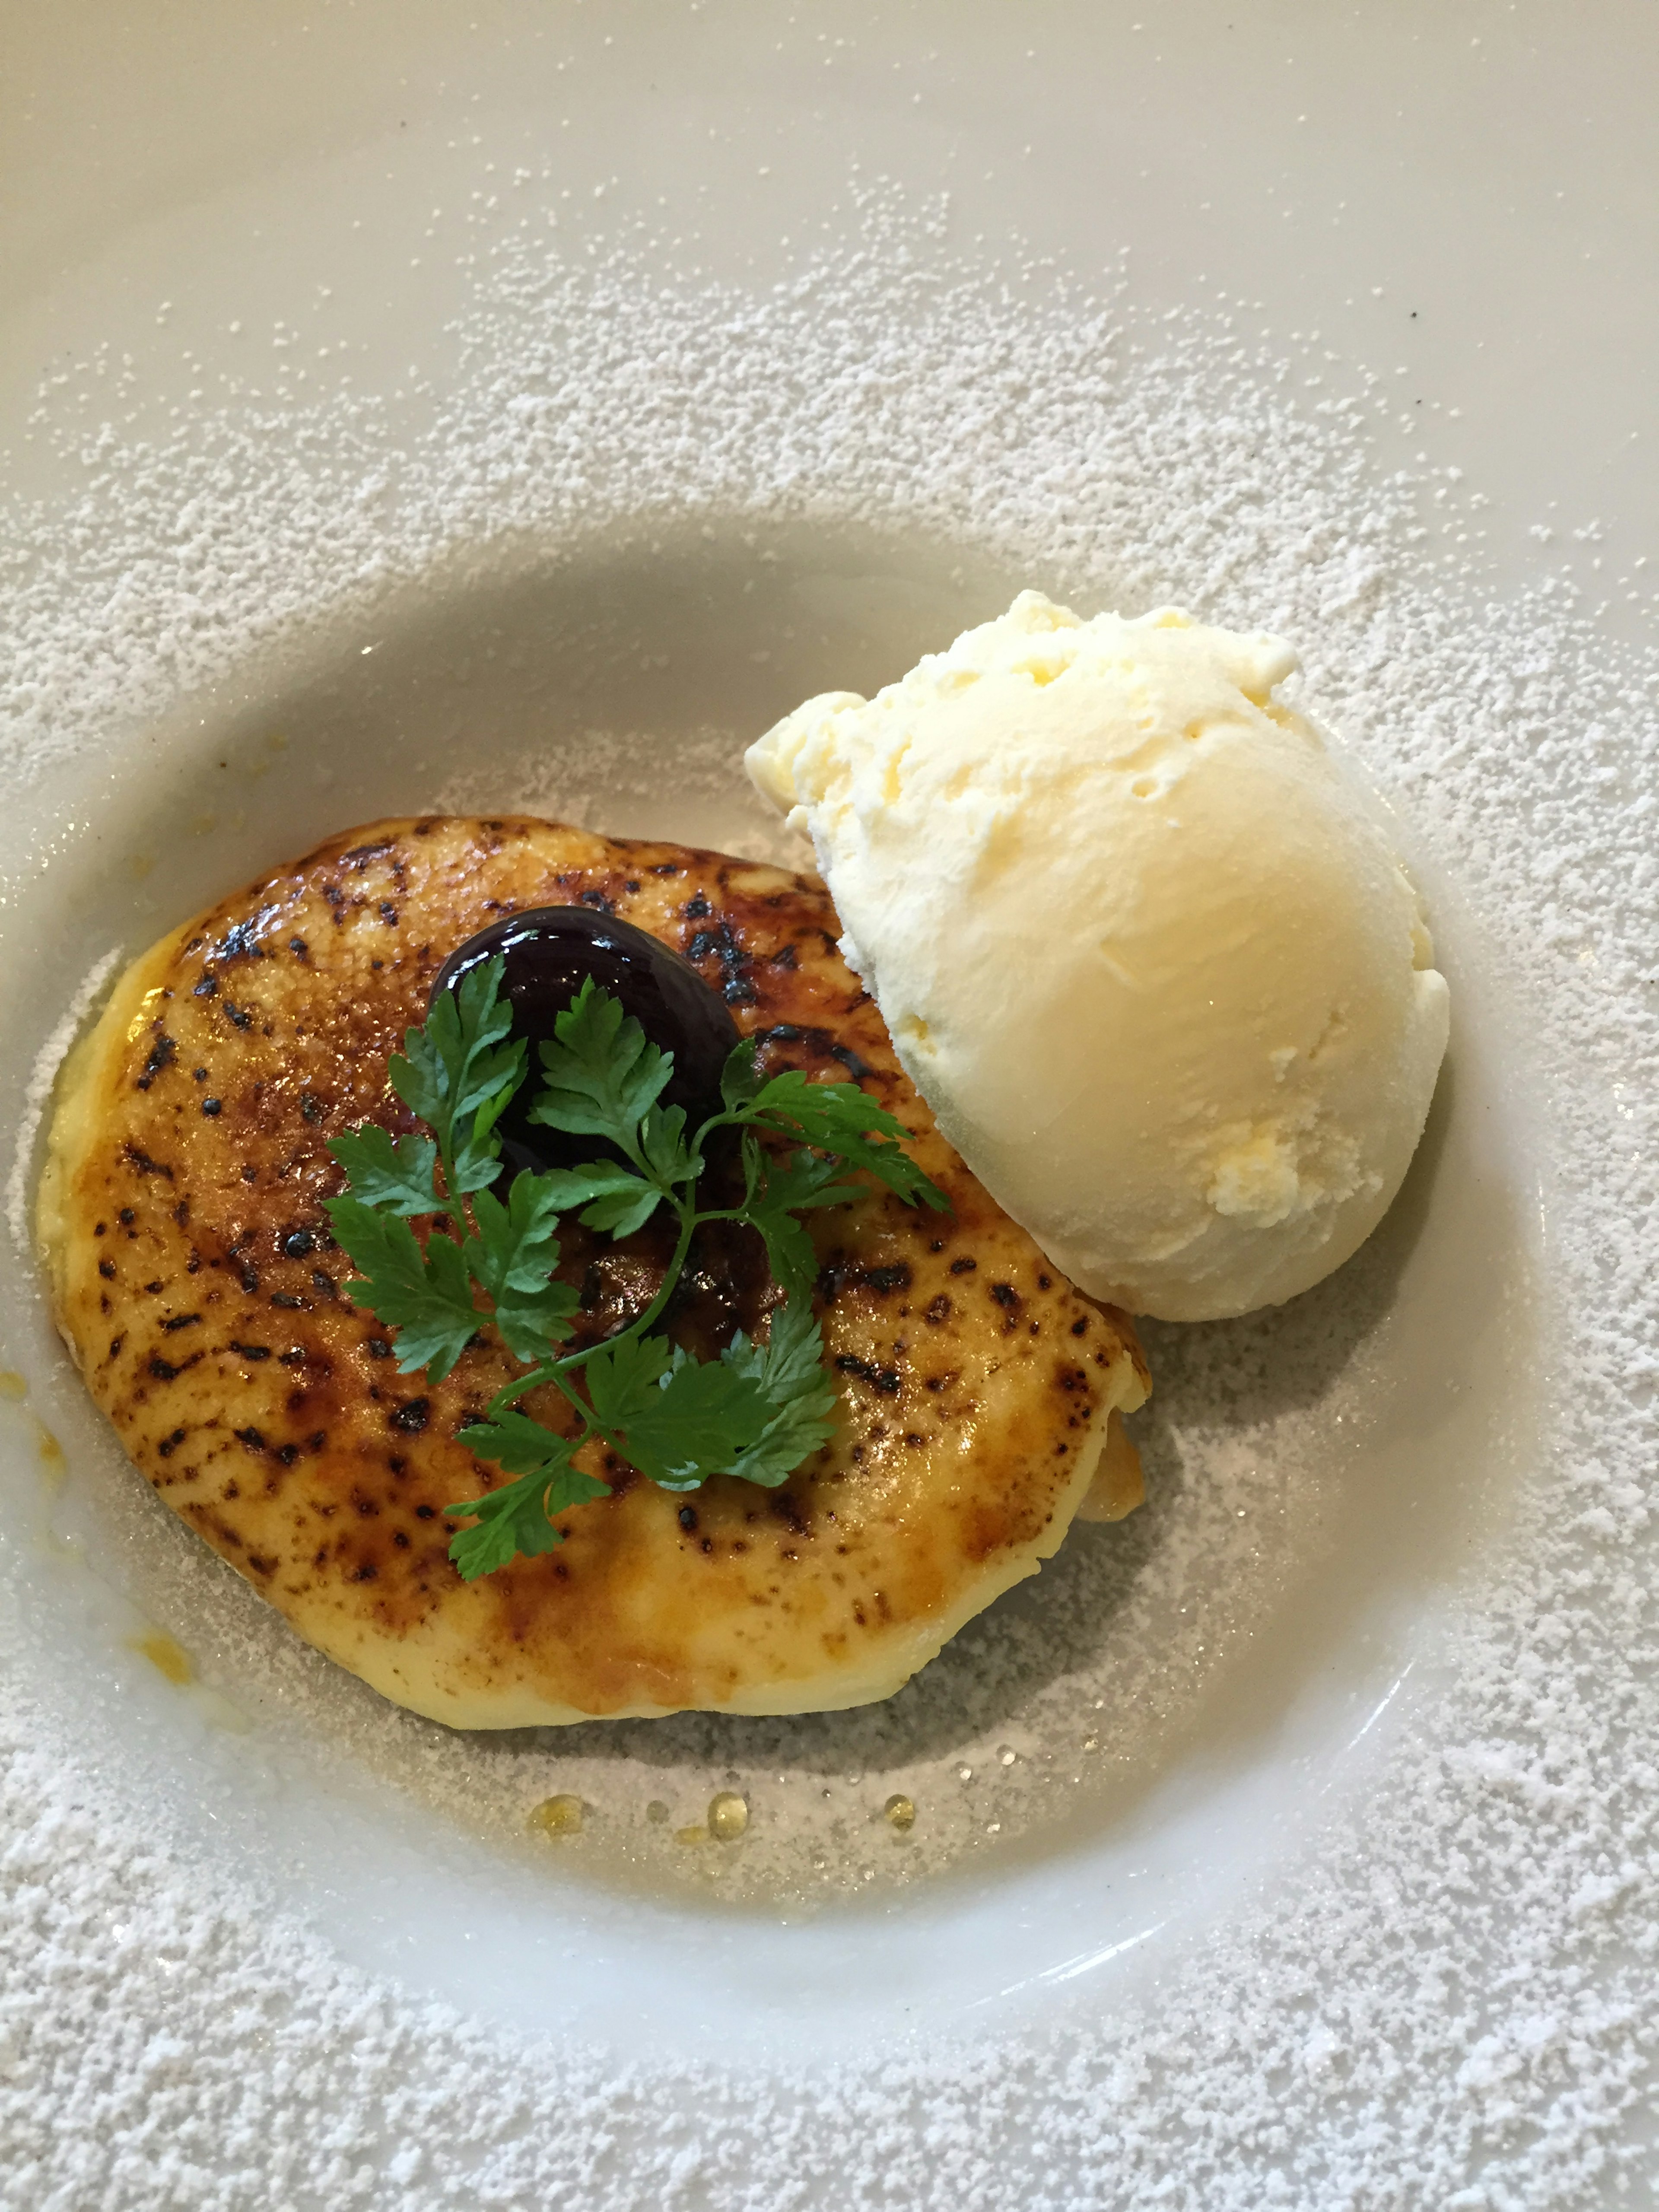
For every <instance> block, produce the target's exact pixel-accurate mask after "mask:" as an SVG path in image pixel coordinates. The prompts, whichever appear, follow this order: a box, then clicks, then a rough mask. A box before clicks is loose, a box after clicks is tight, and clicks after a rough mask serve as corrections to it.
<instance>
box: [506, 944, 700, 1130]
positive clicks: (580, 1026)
mask: <svg viewBox="0 0 1659 2212" xmlns="http://www.w3.org/2000/svg"><path fill="white" fill-rule="evenodd" d="M553 1029H554V1036H553V1037H552V1038H551V1039H550V1041H549V1042H546V1043H544V1045H543V1046H542V1048H541V1059H542V1067H543V1069H544V1073H545V1076H546V1083H545V1086H544V1089H543V1090H542V1091H541V1093H540V1095H539V1096H538V1098H537V1101H536V1103H535V1104H534V1106H532V1109H531V1111H530V1118H531V1120H532V1121H539V1122H541V1123H543V1124H544V1126H545V1127H548V1128H552V1129H565V1130H568V1131H569V1132H570V1133H572V1134H573V1135H576V1136H584V1137H609V1138H610V1139H611V1142H612V1143H613V1144H617V1145H620V1146H622V1148H623V1151H624V1152H629V1153H632V1152H634V1150H635V1143H636V1133H637V1131H638V1129H639V1125H640V1123H641V1121H643V1120H644V1119H645V1116H646V1115H647V1112H648V1111H649V1109H651V1108H652V1107H653V1105H655V1103H656V1102H657V1100H658V1098H659V1097H660V1096H661V1094H662V1089H663V1085H665V1083H666V1082H667V1081H668V1079H669V1077H670V1076H671V1074H672V1073H673V1072H674V1056H673V1054H671V1053H666V1052H659V1051H658V1049H657V1048H656V1046H655V1045H653V1044H647V1042H646V1038H645V1031H644V1030H642V1029H641V1027H640V1025H639V1024H638V1023H637V1022H636V1021H635V1019H634V1018H633V1016H632V1015H631V1014H627V1015H625V1014H624V1013H623V1010H622V1006H621V1003H620V1002H619V1001H618V1000H616V999H613V998H612V997H611V995H610V994H609V993H608V992H605V991H601V990H598V989H596V988H595V987H594V983H593V978H592V976H591V975H589V976H586V978H584V980H583V982H582V987H581V989H580V991H579V992H578V993H577V994H576V996H575V998H574V1000H572V1002H571V1003H570V1005H569V1006H567V1007H566V1008H565V1010H564V1012H562V1014H560V1015H558V1016H557V1017H556V1018H555V1021H554V1024H553Z"/></svg>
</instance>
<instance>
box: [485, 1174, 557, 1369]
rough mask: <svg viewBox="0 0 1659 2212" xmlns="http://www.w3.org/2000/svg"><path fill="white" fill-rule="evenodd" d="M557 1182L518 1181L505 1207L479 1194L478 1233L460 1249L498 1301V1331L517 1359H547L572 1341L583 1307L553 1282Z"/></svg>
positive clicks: (548, 1178)
mask: <svg viewBox="0 0 1659 2212" xmlns="http://www.w3.org/2000/svg"><path fill="white" fill-rule="evenodd" d="M553 1181H554V1178H553V1177H552V1176H538V1175H528V1174H523V1175H516V1176H513V1182H512V1184H511V1186H510V1187H509V1188H508V1190H507V1204H506V1205H505V1206H503V1205H502V1204H501V1200H500V1199H498V1198H496V1197H495V1195H494V1194H492V1193H491V1192H489V1191H487V1190H481V1191H480V1192H479V1193H478V1194H477V1198H476V1199H475V1200H474V1202H473V1208H472V1211H473V1214H474V1216H475V1218H476V1219H477V1224H478V1234H477V1236H476V1237H468V1238H467V1240H466V1243H465V1245H463V1247H462V1248H461V1249H462V1250H463V1252H464V1253H465V1258H466V1264H467V1266H468V1267H469V1268H470V1269H471V1273H472V1277H473V1279H474V1281H475V1282H477V1283H478V1284H479V1285H481V1287H482V1288H483V1290H485V1291H488V1292H489V1296H490V1297H491V1299H492V1300H493V1301H494V1303H495V1326H496V1328H498V1329H499V1330H500V1332H501V1339H502V1341H503V1342H504V1343H505V1344H506V1346H507V1350H508V1351H509V1352H512V1354H513V1357H514V1358H517V1359H529V1360H537V1359H541V1358H544V1357H545V1356H546V1354H547V1352H548V1351H549V1349H550V1346H552V1345H554V1344H555V1343H556V1342H558V1341H559V1340H560V1339H561V1338H563V1337H566V1336H568V1334H570V1331H569V1328H568V1319H569V1316H571V1315H572V1314H573V1313H574V1312H575V1310H576V1308H577V1305H578V1303H579V1301H578V1299H577V1296H576V1293H575V1291H574V1290H572V1289H571V1287H570V1285H568V1283H559V1282H555V1281H553V1280H552V1279H551V1277H552V1273H553V1270H554V1268H555V1267H557V1266H558V1264H559V1244H558V1239H557V1237H556V1236H555V1235H554V1233H553V1232H554V1227H555V1225H556V1221H557V1219H558V1211H559V1200H558V1194H557V1192H556V1190H555V1189H552V1188H550V1185H551V1184H552V1183H553Z"/></svg>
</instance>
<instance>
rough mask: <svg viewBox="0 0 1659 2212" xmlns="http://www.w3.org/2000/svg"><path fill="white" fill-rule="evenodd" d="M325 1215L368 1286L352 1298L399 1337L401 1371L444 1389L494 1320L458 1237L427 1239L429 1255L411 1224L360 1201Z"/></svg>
mask: <svg viewBox="0 0 1659 2212" xmlns="http://www.w3.org/2000/svg"><path fill="white" fill-rule="evenodd" d="M324 1211H325V1212H326V1214H327V1215H328V1218H329V1219H330V1221H331V1223H332V1224H333V1226H334V1234H335V1236H336V1237H337V1238H338V1239H339V1241H340V1243H342V1244H343V1246H344V1248H345V1250H346V1252H347V1254H348V1255H349V1257H350V1259H351V1260H352V1261H353V1262H354V1263H355V1264H356V1266H357V1267H361V1268H362V1271H363V1272H362V1277H361V1278H359V1277H355V1276H354V1277H353V1278H352V1279H351V1280H350V1281H349V1282H348V1283H347V1284H345V1285H344V1286H343V1287H344V1290H345V1293H346V1296H347V1297H349V1298H350V1299H352V1300H353V1301H354V1302H355V1303H356V1304H361V1305H366V1306H368V1308H369V1310H371V1311H372V1312H373V1313H374V1314H377V1315H378V1316H379V1317H380V1320H382V1321H383V1322H386V1325H387V1327H388V1328H395V1329H396V1330H397V1332H398V1371H399V1373H401V1374H404V1375H412V1374H413V1373H414V1371H415V1370H416V1368H417V1367H424V1368H425V1369H426V1370H427V1372H428V1374H429V1375H430V1376H431V1377H432V1380H433V1381H434V1382H435V1383H441V1382H442V1380H443V1378H444V1376H446V1375H447V1374H448V1372H449V1370H450V1369H451V1368H452V1367H453V1365H454V1364H455V1362H456V1361H457V1360H458V1359H459V1358H460V1356H461V1354H462V1352H465V1349H466V1347H467V1345H468V1343H469V1342H470V1341H471V1338H472V1336H473V1334H474V1333H475V1332H476V1331H477V1329H479V1328H482V1327H483V1323H484V1322H485V1321H486V1320H487V1319H488V1318H489V1316H487V1315H485V1314H482V1313H480V1312H479V1311H478V1310H477V1307H476V1306H475V1305H474V1304H473V1303H472V1286H471V1283H470V1282H469V1281H468V1279H467V1270H466V1261H465V1259H464V1258H463V1257H462V1255H461V1248H460V1246H459V1244H457V1243H456V1242H455V1240H454V1239H453V1237H431V1238H430V1239H428V1243H427V1247H426V1249H425V1251H424V1252H422V1249H421V1246H420V1243H419V1241H418V1239H417V1238H416V1235H415V1231H413V1230H412V1229H411V1228H410V1225H409V1224H408V1223H407V1222H406V1221H401V1220H398V1218H396V1217H395V1216H393V1217H391V1218H387V1217H386V1215H383V1214H380V1213H377V1212H375V1211H374V1207H373V1206H366V1205H365V1204H364V1203H363V1202H362V1200H361V1199H356V1198H331V1199H329V1200H325V1205H324Z"/></svg>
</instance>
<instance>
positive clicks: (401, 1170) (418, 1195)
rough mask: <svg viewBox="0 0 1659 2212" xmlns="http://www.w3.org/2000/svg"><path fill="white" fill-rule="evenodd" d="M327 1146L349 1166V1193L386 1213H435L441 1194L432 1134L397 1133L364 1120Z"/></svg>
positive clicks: (435, 1149) (339, 1159) (437, 1209)
mask: <svg viewBox="0 0 1659 2212" xmlns="http://www.w3.org/2000/svg"><path fill="white" fill-rule="evenodd" d="M328 1149H329V1151H330V1152H331V1153H332V1154H333V1156H334V1158H336V1159H337V1161H338V1162H339V1164H340V1165H341V1166H342V1167H343V1169H344V1170H345V1171H346V1175H347V1177H348V1179H349V1186H350V1194H351V1196H352V1197H353V1198H355V1199H357V1200H360V1201H361V1203H362V1205H364V1206H375V1207H377V1208H379V1210H380V1212H383V1213H395V1214H402V1215H409V1214H416V1213H436V1212H441V1209H442V1206H443V1200H441V1198H440V1197H439V1196H438V1194H437V1192H436V1190H435V1188H434V1185H433V1180H432V1171H433V1169H434V1168H435V1165H436V1164H437V1158H438V1148H437V1146H435V1144H434V1143H433V1141H432V1139H431V1138H430V1137H420V1136H415V1137H398V1138H393V1137H392V1135H391V1134H390V1133H389V1132H388V1131H386V1130H385V1129H381V1128H378V1127H376V1126H375V1124H374V1122H373V1121H365V1122H364V1124H363V1126H362V1128H361V1129H357V1130H355V1131H353V1133H351V1134H350V1135H349V1136H345V1137H336V1138H335V1139H334V1141H333V1143H332V1144H331V1145H330V1146H329V1148H328Z"/></svg>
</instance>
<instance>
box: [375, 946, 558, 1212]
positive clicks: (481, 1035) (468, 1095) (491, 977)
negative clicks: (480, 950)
mask: <svg viewBox="0 0 1659 2212" xmlns="http://www.w3.org/2000/svg"><path fill="white" fill-rule="evenodd" d="M506 965H507V963H506V962H505V960H504V959H503V958H502V957H501V954H500V953H499V952H498V953H496V954H495V957H494V958H493V959H489V960H486V961H484V962H483V963H481V964H480V965H479V966H477V967H476V968H471V969H468V970H467V972H466V974H465V975H463V976H462V978H461V981H460V985H459V988H458V989H456V990H453V991H441V992H440V993H439V994H438V997H437V999H436V1000H435V1003H434V1004H433V1006H432V1008H431V1010H430V1012H428V1015H427V1018H426V1023H425V1025H424V1027H422V1028H421V1029H417V1030H408V1031H406V1032H405V1034H404V1054H406V1055H407V1057H398V1056H394V1057H393V1059H392V1062H391V1066H390V1071H389V1072H390V1073H391V1077H392V1089H393V1090H394V1091H396V1092H397V1094H398V1097H400V1098H401V1099H402V1100H403V1102H404V1104H405V1105H406V1106H407V1107H408V1108H409V1109H410V1112H411V1113H412V1114H418V1115H420V1117H421V1119H422V1121H425V1122H426V1123H427V1124H428V1126H429V1127H430V1128H431V1129H432V1131H433V1133H434V1134H435V1136H436V1138H437V1139H438V1149H439V1151H440V1152H441V1153H442V1155H443V1156H444V1158H446V1159H447V1158H450V1157H451V1156H452V1155H453V1153H455V1152H457V1151H458V1150H459V1149H460V1147H461V1146H462V1144H463V1141H464V1140H465V1139H467V1138H468V1137H469V1135H470V1133H471V1131H470V1127H469V1125H468V1123H467V1120H466V1117H467V1116H468V1115H471V1114H476V1113H477V1111H478V1109H479V1108H481V1107H487V1108H488V1109H489V1115H488V1121H487V1122H486V1125H485V1134H486V1136H487V1133H488V1129H489V1127H493V1125H494V1123H495V1120H496V1118H497V1117H498V1116H499V1115H500V1113H501V1108H502V1107H503V1106H504V1105H505V1104H506V1103H507V1099H508V1098H510V1097H512V1095H513V1091H515V1090H516V1089H517V1088H518V1085H519V1084H520V1082H522V1080H523V1079H524V1069H525V1044H524V1040H523V1039H522V1038H521V1037H519V1038H514V1040H513V1042H512V1043H510V1044H503V1042H502V1039H503V1038H505V1037H506V1036H507V1031H508V1030H509V1029H510V1028H511V1027H512V1024H513V1009H512V1007H511V1006H510V1005H508V1004H507V1002H506V1001H505V1000H502V999H501V996H500V991H501V976H502V974H503V972H504V971H505V969H506ZM478 1165H479V1162H478V1160H477V1158H476V1157H475V1158H474V1159H473V1161H472V1162H471V1166H472V1168H473V1170H474V1171H475V1172H477V1168H478ZM485 1180H489V1178H485ZM470 1187H471V1188H473V1189H477V1188H481V1187H482V1186H481V1184H480V1183H477V1182H474V1183H472V1184H471V1186H470Z"/></svg>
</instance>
